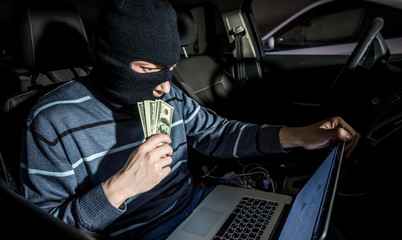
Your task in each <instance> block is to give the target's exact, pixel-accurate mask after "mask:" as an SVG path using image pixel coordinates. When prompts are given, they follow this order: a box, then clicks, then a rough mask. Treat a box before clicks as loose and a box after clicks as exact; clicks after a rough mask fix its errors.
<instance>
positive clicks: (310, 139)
mask: <svg viewBox="0 0 402 240" xmlns="http://www.w3.org/2000/svg"><path fill="white" fill-rule="evenodd" d="M279 138H280V141H281V144H282V146H283V147H284V148H292V147H304V148H306V149H320V148H324V147H327V146H330V145H333V144H334V143H335V142H337V141H345V142H347V144H346V148H345V157H346V158H348V157H350V155H351V154H352V152H353V150H354V149H355V148H356V146H357V143H358V141H359V139H360V134H359V133H358V132H356V131H355V130H354V129H353V128H352V127H351V126H349V124H347V123H346V122H345V121H344V120H343V119H342V118H341V117H332V118H330V119H327V120H324V121H321V122H318V123H315V124H311V125H308V126H305V127H283V128H282V129H281V130H280V132H279Z"/></svg>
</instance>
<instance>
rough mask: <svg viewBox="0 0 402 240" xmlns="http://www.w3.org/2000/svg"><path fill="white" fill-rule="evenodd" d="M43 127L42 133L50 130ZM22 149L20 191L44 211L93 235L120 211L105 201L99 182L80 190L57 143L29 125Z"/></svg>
mask: <svg viewBox="0 0 402 240" xmlns="http://www.w3.org/2000/svg"><path fill="white" fill-rule="evenodd" d="M47 126H48V127H47V128H46V134H49V133H51V132H52V131H54V130H53V129H52V128H51V127H49V126H51V125H50V124H47ZM22 150H23V151H22V159H21V182H22V194H23V195H24V197H25V198H26V199H28V200H30V201H32V202H33V203H35V204H37V205H38V206H39V207H40V208H42V209H43V210H45V211H46V212H48V213H50V214H51V215H53V216H55V217H58V218H60V219H62V220H63V221H64V222H66V223H68V224H71V225H74V226H76V227H77V228H78V229H80V230H81V231H83V232H85V233H88V234H90V235H93V236H97V233H98V232H99V231H101V230H103V229H104V228H106V227H107V226H108V225H109V224H110V223H111V222H113V221H114V220H116V218H118V217H119V216H120V215H121V214H122V213H123V212H124V210H121V209H117V208H115V207H114V206H113V205H112V204H111V203H110V202H109V200H108V198H107V196H106V194H105V192H104V190H103V186H102V184H99V185H97V186H94V187H93V188H92V189H91V190H89V191H86V192H80V191H79V190H78V189H79V187H78V183H77V176H76V175H75V172H74V168H73V166H72V165H71V164H70V162H69V161H68V158H67V156H65V154H64V152H65V151H63V147H62V146H61V144H52V143H51V142H49V141H48V140H47V139H46V137H45V136H44V134H40V133H39V132H37V131H36V130H35V127H34V125H33V124H32V125H30V126H29V128H28V130H27V131H26V132H25V134H24V138H23V147H22Z"/></svg>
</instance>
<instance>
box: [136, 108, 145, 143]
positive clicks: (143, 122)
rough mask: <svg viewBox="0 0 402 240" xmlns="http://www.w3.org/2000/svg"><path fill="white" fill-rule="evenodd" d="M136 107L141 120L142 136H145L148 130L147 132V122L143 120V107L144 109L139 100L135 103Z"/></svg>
mask: <svg viewBox="0 0 402 240" xmlns="http://www.w3.org/2000/svg"><path fill="white" fill-rule="evenodd" d="M137 107H138V112H139V113H140V120H141V125H142V131H143V132H144V136H145V137H146V138H147V137H148V136H147V135H148V132H147V123H146V120H145V109H144V103H143V102H139V103H138V104H137Z"/></svg>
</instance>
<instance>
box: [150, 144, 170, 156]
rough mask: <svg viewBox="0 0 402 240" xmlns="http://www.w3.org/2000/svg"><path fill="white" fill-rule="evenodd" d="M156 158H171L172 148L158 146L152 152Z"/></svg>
mask: <svg viewBox="0 0 402 240" xmlns="http://www.w3.org/2000/svg"><path fill="white" fill-rule="evenodd" d="M152 151H153V152H154V153H155V154H157V155H158V156H171V155H172V154H173V148H172V147H171V146H170V145H167V144H165V145H160V146H157V147H156V148H155V149H154V150H152Z"/></svg>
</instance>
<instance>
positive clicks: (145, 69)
mask: <svg viewBox="0 0 402 240" xmlns="http://www.w3.org/2000/svg"><path fill="white" fill-rule="evenodd" d="M142 69H143V70H144V72H153V71H154V68H147V67H143V68H142Z"/></svg>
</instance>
